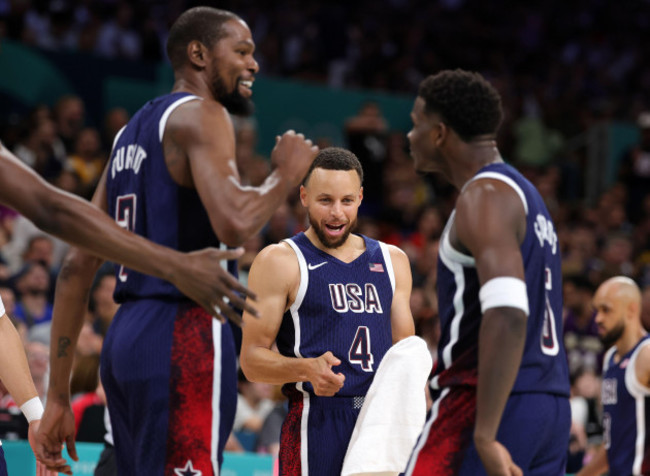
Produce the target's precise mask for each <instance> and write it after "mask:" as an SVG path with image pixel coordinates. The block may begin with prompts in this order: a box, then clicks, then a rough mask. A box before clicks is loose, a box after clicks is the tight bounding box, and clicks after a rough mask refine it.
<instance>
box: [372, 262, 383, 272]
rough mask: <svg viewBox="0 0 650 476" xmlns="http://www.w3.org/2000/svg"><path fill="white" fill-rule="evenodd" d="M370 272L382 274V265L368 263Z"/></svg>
mask: <svg viewBox="0 0 650 476" xmlns="http://www.w3.org/2000/svg"><path fill="white" fill-rule="evenodd" d="M370 271H374V272H375V273H383V272H384V265H383V264H381V263H370Z"/></svg>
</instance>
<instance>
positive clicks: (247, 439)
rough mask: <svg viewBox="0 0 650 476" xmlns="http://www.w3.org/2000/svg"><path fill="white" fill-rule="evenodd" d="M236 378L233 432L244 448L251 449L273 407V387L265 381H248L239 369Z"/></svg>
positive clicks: (253, 447)
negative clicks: (235, 409) (236, 390)
mask: <svg viewBox="0 0 650 476" xmlns="http://www.w3.org/2000/svg"><path fill="white" fill-rule="evenodd" d="M237 378H238V389H239V394H238V395H237V412H236V413H235V422H234V424H233V432H234V433H235V435H236V436H237V439H238V440H239V442H240V443H241V444H242V446H243V447H244V449H246V450H248V451H253V450H254V449H255V445H256V440H257V435H258V434H259V432H260V430H261V429H262V425H263V424H264V420H265V419H266V417H267V416H268V415H269V413H271V411H272V410H273V407H274V403H273V400H271V398H270V397H271V390H272V388H273V387H272V386H271V385H269V384H266V383H253V382H249V381H248V380H246V377H245V376H244V373H243V372H242V371H241V369H240V370H239V371H238V374H237Z"/></svg>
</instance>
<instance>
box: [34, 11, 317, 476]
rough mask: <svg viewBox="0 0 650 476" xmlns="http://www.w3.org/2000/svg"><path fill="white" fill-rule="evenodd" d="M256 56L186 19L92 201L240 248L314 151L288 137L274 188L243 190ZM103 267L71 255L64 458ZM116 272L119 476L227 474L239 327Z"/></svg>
mask: <svg viewBox="0 0 650 476" xmlns="http://www.w3.org/2000/svg"><path fill="white" fill-rule="evenodd" d="M254 50H255V45H254V43H253V39H252V36H251V32H250V30H249V28H248V26H247V25H246V23H245V22H244V21H243V20H242V19H240V18H239V17H237V16H236V15H234V14H232V13H230V12H227V11H223V10H218V9H214V8H210V7H196V8H192V9H190V10H188V11H186V12H185V13H183V14H182V15H181V16H180V17H179V18H178V19H177V20H176V22H175V23H174V25H173V26H172V28H171V30H170V34H169V38H168V41H167V52H168V56H169V58H170V60H171V64H172V67H173V69H174V74H175V83H174V87H173V90H172V92H171V93H170V94H167V95H165V96H161V97H158V98H156V99H154V100H152V101H150V102H148V103H147V104H146V105H144V106H143V107H142V108H141V109H140V110H139V111H138V112H137V113H136V114H135V115H134V116H133V118H132V119H131V120H130V122H129V123H128V124H127V125H126V126H125V127H124V128H123V129H122V130H121V131H120V132H119V133H118V135H117V137H116V139H115V142H114V145H113V150H112V152H111V157H110V160H109V162H108V164H107V167H106V170H105V171H104V175H103V177H102V179H101V181H100V184H99V186H98V188H97V191H96V193H95V196H94V198H93V200H94V202H95V203H97V204H98V205H99V206H100V207H102V208H103V209H105V210H107V211H108V213H109V215H111V216H113V217H114V218H115V220H116V221H117V222H118V223H120V224H122V225H123V226H124V227H126V228H128V229H130V230H133V231H135V232H136V233H138V234H140V235H143V236H146V237H147V238H149V239H151V240H154V241H157V242H160V243H162V244H165V245H167V246H170V247H173V248H177V249H179V250H193V249H199V248H202V247H204V246H208V245H210V246H212V245H215V246H218V245H220V244H222V245H228V246H238V245H240V244H242V243H243V241H245V240H246V239H247V238H248V237H250V236H251V235H253V234H254V233H256V232H258V231H259V230H260V229H261V227H262V226H263V225H264V223H265V222H266V221H267V220H268V218H269V217H270V216H271V214H272V213H273V211H274V210H275V209H276V208H277V206H278V205H279V204H281V203H283V202H284V201H285V200H286V196H287V193H288V192H289V191H290V190H291V189H292V188H293V187H296V186H298V185H299V183H300V180H301V179H302V177H303V176H304V175H305V173H306V171H307V169H308V167H309V165H310V164H311V162H312V160H313V158H314V156H315V155H316V152H317V150H318V149H317V148H316V147H314V146H312V144H311V142H310V141H308V140H305V138H304V137H303V136H302V135H301V134H296V133H295V132H293V131H289V132H287V133H285V134H284V135H283V136H282V137H279V138H278V140H277V143H276V146H275V148H274V150H273V152H272V153H271V162H272V163H273V165H274V171H273V172H272V173H271V174H270V175H269V177H268V178H267V179H266V181H265V182H264V183H263V184H262V185H261V186H260V187H258V188H256V187H243V186H242V185H241V183H240V181H239V177H238V174H237V167H236V163H235V138H234V132H233V126H232V123H231V120H230V116H229V112H230V113H239V114H242V113H246V112H248V111H250V97H251V95H252V89H251V88H252V85H253V81H254V75H255V73H256V72H257V70H258V65H257V62H256V61H255V59H254V57H253V53H254ZM99 265H100V261H99V260H96V259H94V258H92V257H90V256H88V255H85V254H83V253H81V252H79V251H78V250H72V251H71V253H70V254H69V255H68V257H67V258H66V261H65V264H64V268H63V271H62V277H61V278H60V279H59V281H58V283H57V289H56V298H55V308H54V317H53V328H52V342H55V343H56V344H55V345H56V346H57V347H56V348H55V351H54V352H53V357H52V377H51V381H50V388H49V393H48V405H47V408H46V411H45V416H44V419H43V422H42V425H41V431H42V432H44V434H45V435H46V436H47V438H48V441H49V442H50V443H51V446H50V448H49V451H50V452H51V453H53V454H54V455H55V456H58V454H56V453H55V452H56V444H59V449H58V450H59V452H60V450H61V449H60V443H61V442H62V441H64V440H67V441H68V445H69V448H70V447H71V446H72V450H73V451H72V453H70V454H71V456H72V457H73V458H74V457H75V456H76V455H75V454H74V446H73V445H70V443H71V442H72V441H73V438H74V427H73V425H72V422H73V417H72V413H71V411H70V406H69V403H70V395H69V375H70V370H71V366H72V358H73V349H74V346H75V344H76V339H77V336H78V333H79V329H80V327H81V324H82V322H83V314H84V313H83V310H84V308H85V303H86V301H87V296H88V286H89V283H90V282H91V281H92V276H93V274H94V273H95V271H96V270H97V268H98V266H99ZM234 265H235V263H234V262H231V263H230V264H229V266H230V269H231V270H232V271H234V269H235V266H234ZM116 274H117V278H118V284H117V286H116V291H115V299H116V301H117V302H120V303H121V306H120V309H119V311H118V312H117V314H116V316H115V318H114V320H113V323H112V324H111V327H110V329H109V332H108V334H107V336H106V339H105V341H104V347H103V350H102V361H101V378H102V383H103V385H104V388H105V390H106V395H107V402H108V409H109V412H110V417H111V426H112V431H113V438H114V442H115V454H116V462H117V468H118V474H120V476H129V475H138V476H139V475H144V474H146V475H159V474H160V475H162V474H166V475H175V474H188V475H189V474H193V475H195V476H196V475H199V474H202V475H203V476H207V475H211V474H218V473H219V467H220V465H221V462H222V452H223V447H224V445H225V442H226V439H227V437H228V435H229V434H230V430H231V428H232V423H233V418H234V413H235V406H236V395H237V381H236V352H235V344H234V340H233V337H232V331H231V328H230V326H229V325H224V324H222V323H221V322H218V321H216V320H214V319H212V316H211V315H209V314H208V313H206V312H205V311H204V310H203V309H201V308H200V307H198V306H196V305H195V304H194V303H192V302H189V301H187V300H185V299H183V297H182V296H181V295H180V293H179V292H178V290H177V289H176V288H175V287H174V286H173V285H171V284H170V283H166V282H164V281H162V280H160V279H155V278H152V277H149V276H145V275H143V274H140V273H137V272H135V271H134V270H132V269H128V268H126V267H119V268H117V269H116ZM225 306H226V304H224V303H221V304H220V305H218V308H221V309H223V308H224V307H225ZM50 409H51V410H50ZM57 469H65V470H66V471H69V467H68V468H60V467H59V468H57Z"/></svg>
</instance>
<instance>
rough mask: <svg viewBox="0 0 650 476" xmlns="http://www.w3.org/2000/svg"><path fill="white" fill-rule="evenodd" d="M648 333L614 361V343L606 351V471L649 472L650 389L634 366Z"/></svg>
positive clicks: (649, 341) (647, 341) (648, 341)
mask: <svg viewBox="0 0 650 476" xmlns="http://www.w3.org/2000/svg"><path fill="white" fill-rule="evenodd" d="M646 345H650V336H646V337H644V338H643V339H641V340H640V341H639V342H638V343H637V344H636V345H635V346H634V348H633V349H632V350H630V351H629V352H628V353H627V354H625V355H624V356H622V357H620V358H619V359H618V360H617V361H614V357H615V353H616V347H612V348H611V349H609V351H607V354H605V359H604V365H603V369H604V375H603V377H604V378H603V385H602V387H601V397H602V403H603V428H604V430H605V431H604V443H605V448H606V449H607V462H608V463H609V474H621V475H632V474H633V475H637V474H650V447H649V446H650V440H649V439H648V428H649V425H650V389H648V388H647V387H645V386H644V385H642V384H641V383H640V382H639V380H638V379H637V377H636V372H635V370H634V366H635V363H636V358H637V356H638V355H639V351H640V350H641V348H642V347H644V346H646Z"/></svg>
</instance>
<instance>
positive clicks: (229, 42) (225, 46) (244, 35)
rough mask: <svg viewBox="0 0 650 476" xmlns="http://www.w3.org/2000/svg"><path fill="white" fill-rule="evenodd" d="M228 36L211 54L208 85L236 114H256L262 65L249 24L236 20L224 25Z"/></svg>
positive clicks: (214, 47) (218, 98)
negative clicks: (257, 80)
mask: <svg viewBox="0 0 650 476" xmlns="http://www.w3.org/2000/svg"><path fill="white" fill-rule="evenodd" d="M223 30H224V32H225V36H224V37H223V38H222V39H221V40H219V41H218V42H217V43H216V44H215V45H214V46H213V47H212V49H211V51H210V55H211V58H210V61H209V63H208V68H207V74H208V75H209V78H208V82H209V86H210V89H211V91H212V94H213V96H214V97H215V99H216V100H217V101H219V102H220V103H221V104H223V106H224V107H225V108H226V109H227V110H228V112H230V113H232V114H238V115H249V114H250V113H251V112H252V102H251V100H250V98H251V96H252V95H253V91H252V89H251V88H252V87H253V81H254V80H255V77H254V76H255V73H257V71H258V70H259V66H258V64H257V61H255V58H254V57H253V53H254V52H255V43H254V42H253V37H252V35H251V31H250V29H249V28H248V25H246V23H245V22H244V21H243V20H239V19H233V20H229V21H227V22H226V23H225V24H224V25H223Z"/></svg>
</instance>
